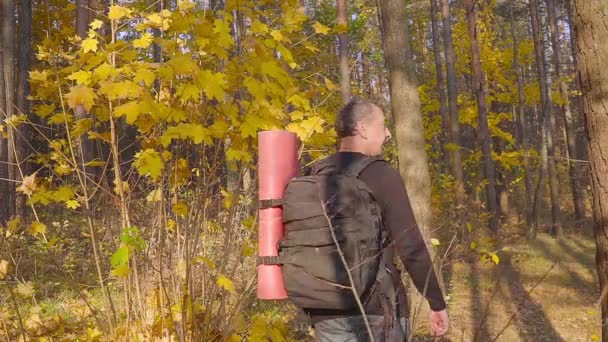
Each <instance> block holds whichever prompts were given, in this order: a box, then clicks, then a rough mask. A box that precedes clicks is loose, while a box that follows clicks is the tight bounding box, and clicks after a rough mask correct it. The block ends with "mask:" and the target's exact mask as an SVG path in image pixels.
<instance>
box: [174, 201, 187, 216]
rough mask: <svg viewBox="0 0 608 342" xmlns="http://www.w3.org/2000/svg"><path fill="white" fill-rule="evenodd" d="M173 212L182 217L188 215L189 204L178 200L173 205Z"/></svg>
mask: <svg viewBox="0 0 608 342" xmlns="http://www.w3.org/2000/svg"><path fill="white" fill-rule="evenodd" d="M173 212H174V213H175V214H177V215H179V216H181V217H186V215H188V204H186V203H185V202H177V203H175V204H174V205H173Z"/></svg>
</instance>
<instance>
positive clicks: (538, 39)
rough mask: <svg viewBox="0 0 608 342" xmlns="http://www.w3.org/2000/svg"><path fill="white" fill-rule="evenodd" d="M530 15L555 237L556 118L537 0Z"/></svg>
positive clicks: (559, 228) (558, 227) (558, 222)
mask: <svg viewBox="0 0 608 342" xmlns="http://www.w3.org/2000/svg"><path fill="white" fill-rule="evenodd" d="M529 5H530V6H529V7H530V17H531V20H532V36H533V39H534V51H535V56H536V68H537V71H538V79H539V84H540V97H541V108H542V109H541V110H542V116H543V120H541V121H543V122H546V123H549V127H546V130H547V134H545V135H544V138H545V139H546V140H547V165H548V172H549V193H550V197H551V223H552V225H551V234H552V235H553V236H554V237H558V236H561V232H562V224H561V215H560V208H559V190H558V187H559V184H558V180H557V169H556V165H555V164H556V162H555V156H556V155H555V146H554V140H553V137H554V133H555V131H556V129H555V118H554V117H553V114H552V111H551V98H550V96H549V85H548V82H547V72H546V69H545V50H544V48H543V41H544V39H543V32H542V31H541V29H540V23H539V16H538V2H537V0H530V2H529Z"/></svg>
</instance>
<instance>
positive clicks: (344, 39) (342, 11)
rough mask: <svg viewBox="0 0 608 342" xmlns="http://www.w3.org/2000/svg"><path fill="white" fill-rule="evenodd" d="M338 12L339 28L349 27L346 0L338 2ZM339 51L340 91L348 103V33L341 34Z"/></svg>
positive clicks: (343, 100) (337, 0) (338, 0)
mask: <svg viewBox="0 0 608 342" xmlns="http://www.w3.org/2000/svg"><path fill="white" fill-rule="evenodd" d="M336 7H337V11H338V26H340V27H347V25H348V20H347V19H346V2H345V0H336ZM338 41H339V42H338V45H339V47H338V49H339V54H340V89H341V91H342V103H347V102H348V100H350V70H349V68H348V32H344V33H341V34H340V35H339V36H338Z"/></svg>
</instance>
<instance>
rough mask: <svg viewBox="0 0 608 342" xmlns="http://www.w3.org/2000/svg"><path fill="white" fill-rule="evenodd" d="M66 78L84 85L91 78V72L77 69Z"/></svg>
mask: <svg viewBox="0 0 608 342" xmlns="http://www.w3.org/2000/svg"><path fill="white" fill-rule="evenodd" d="M67 79H68V80H72V81H76V84H82V85H86V84H88V83H89V81H90V80H91V72H90V71H86V70H78V71H76V72H75V73H73V74H71V75H69V76H68V77H67Z"/></svg>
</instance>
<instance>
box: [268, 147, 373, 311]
mask: <svg viewBox="0 0 608 342" xmlns="http://www.w3.org/2000/svg"><path fill="white" fill-rule="evenodd" d="M378 160H382V159H379V158H370V157H365V158H360V159H357V160H354V161H353V162H352V163H350V164H349V165H346V166H345V167H343V168H340V169H339V168H338V166H337V165H336V162H335V156H332V157H329V158H326V159H325V160H323V161H321V162H319V163H317V164H316V165H315V166H314V167H313V169H312V171H311V174H310V175H308V176H301V177H294V178H292V179H291V180H290V181H289V183H288V184H287V187H286V189H285V192H284V198H283V199H282V201H281V202H282V206H283V222H284V224H285V236H284V238H283V239H282V240H281V241H280V242H279V256H278V257H274V258H273V257H270V258H268V259H266V260H263V261H262V263H264V264H281V265H283V267H282V273H283V278H284V282H285V288H286V290H287V294H288V297H289V299H290V300H291V301H292V302H293V303H294V304H295V305H296V306H297V307H299V308H302V309H336V310H354V309H357V308H358V306H357V302H356V300H355V297H354V295H353V292H352V290H351V282H350V281H349V278H348V274H347V272H346V268H345V266H344V262H343V261H342V258H341V257H340V254H339V252H338V246H339V247H340V250H341V251H342V253H343V256H344V259H345V261H346V263H347V264H348V268H349V270H350V272H351V275H352V278H353V284H352V285H354V288H355V289H356V291H357V294H358V295H359V298H360V299H361V300H362V301H365V298H366V297H367V295H368V294H369V293H370V291H371V290H372V288H373V286H374V283H375V281H376V276H377V274H378V268H379V265H380V260H381V251H382V249H383V247H384V244H383V234H382V217H381V213H380V208H379V207H378V205H377V203H376V202H375V200H374V197H373V194H372V192H371V190H370V189H369V188H368V187H367V186H366V185H365V183H363V182H362V181H361V180H359V179H358V176H359V175H360V174H361V172H362V171H363V170H365V168H366V167H367V166H369V165H370V164H371V163H373V162H375V161H378ZM275 204H276V202H275ZM330 223H331V225H330ZM332 228H333V232H334V236H332ZM334 239H335V240H334ZM335 241H337V243H338V245H336V243H335ZM262 258H263V257H262ZM272 259H274V260H272Z"/></svg>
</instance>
